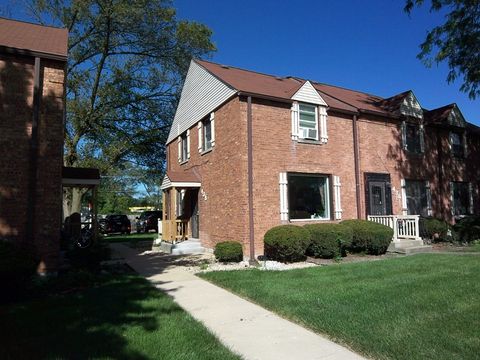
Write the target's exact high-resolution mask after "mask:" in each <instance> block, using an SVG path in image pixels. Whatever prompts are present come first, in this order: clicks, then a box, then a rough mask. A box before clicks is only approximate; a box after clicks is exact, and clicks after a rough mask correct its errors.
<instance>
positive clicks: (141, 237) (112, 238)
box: [103, 232, 158, 244]
mask: <svg viewBox="0 0 480 360" xmlns="http://www.w3.org/2000/svg"><path fill="white" fill-rule="evenodd" d="M156 238H158V233H156V232H150V233H145V234H137V233H131V234H130V235H107V236H104V237H103V239H104V240H105V241H107V242H111V243H116V242H130V243H132V244H136V243H137V242H139V241H146V240H152V241H153V240H155V239H156Z"/></svg>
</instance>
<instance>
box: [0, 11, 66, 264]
mask: <svg viewBox="0 0 480 360" xmlns="http://www.w3.org/2000/svg"><path fill="white" fill-rule="evenodd" d="M67 42H68V32H67V30H66V29H58V28H53V27H46V26H40V25H35V24H30V23H24V22H20V21H13V20H8V19H3V18H0V154H1V156H0V239H6V240H12V241H15V242H18V243H22V244H24V245H26V246H28V247H33V248H34V249H35V250H36V252H37V255H38V256H39V260H40V264H39V268H38V270H39V272H48V271H51V270H53V271H54V270H55V269H56V266H57V261H58V255H59V246H60V229H61V222H62V164H63V129H64V108H65V68H66V61H67Z"/></svg>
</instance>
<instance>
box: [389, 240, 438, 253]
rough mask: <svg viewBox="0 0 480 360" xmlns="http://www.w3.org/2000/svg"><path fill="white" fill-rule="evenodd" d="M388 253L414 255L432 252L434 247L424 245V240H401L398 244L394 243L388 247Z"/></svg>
mask: <svg viewBox="0 0 480 360" xmlns="http://www.w3.org/2000/svg"><path fill="white" fill-rule="evenodd" d="M388 251H389V252H394V253H398V254H405V255H413V254H419V253H428V252H431V251H432V247H431V246H430V245H424V243H423V240H400V241H398V242H392V243H391V244H390V246H389V247H388Z"/></svg>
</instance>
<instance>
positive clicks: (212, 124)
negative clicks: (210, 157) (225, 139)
mask: <svg viewBox="0 0 480 360" xmlns="http://www.w3.org/2000/svg"><path fill="white" fill-rule="evenodd" d="M210 131H211V132H212V141H211V142H212V148H213V147H214V146H215V113H214V112H212V113H210Z"/></svg>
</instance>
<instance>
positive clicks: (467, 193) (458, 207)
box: [451, 181, 473, 216]
mask: <svg viewBox="0 0 480 360" xmlns="http://www.w3.org/2000/svg"><path fill="white" fill-rule="evenodd" d="M451 196H452V198H451V200H452V214H453V215H454V216H458V215H468V214H470V213H471V212H472V210H473V209H472V208H473V199H472V186H471V184H470V183H468V182H459V181H458V182H457V181H454V182H452V183H451Z"/></svg>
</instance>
